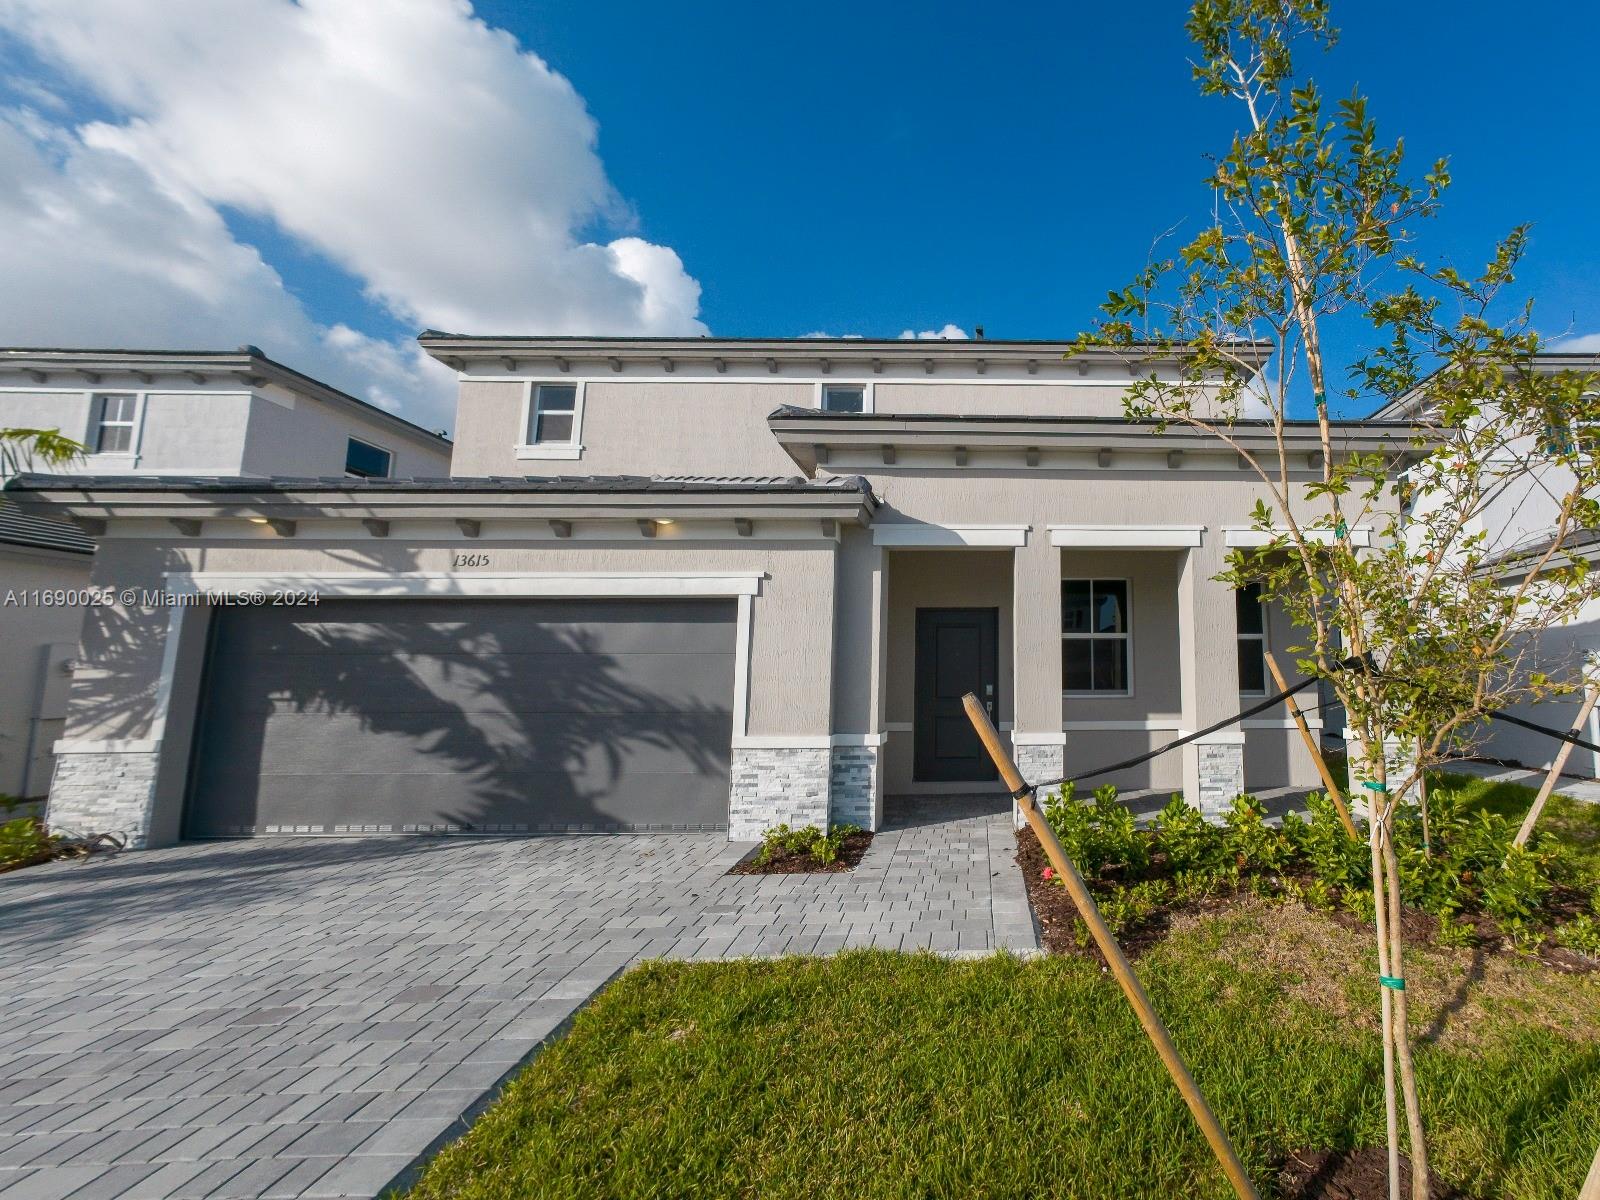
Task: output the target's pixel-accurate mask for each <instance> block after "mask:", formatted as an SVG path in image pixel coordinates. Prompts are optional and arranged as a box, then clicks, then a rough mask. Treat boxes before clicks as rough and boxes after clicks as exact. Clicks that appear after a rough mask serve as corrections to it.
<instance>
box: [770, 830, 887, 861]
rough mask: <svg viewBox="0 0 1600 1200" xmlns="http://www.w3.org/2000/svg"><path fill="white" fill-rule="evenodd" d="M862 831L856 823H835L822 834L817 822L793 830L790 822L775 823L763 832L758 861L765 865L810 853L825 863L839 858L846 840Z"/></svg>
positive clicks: (812, 856)
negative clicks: (783, 858) (784, 858)
mask: <svg viewBox="0 0 1600 1200" xmlns="http://www.w3.org/2000/svg"><path fill="white" fill-rule="evenodd" d="M860 832H861V830H860V828H859V827H857V826H855V825H835V826H833V827H832V828H830V829H829V830H828V832H827V833H823V832H822V830H820V829H818V828H817V827H816V826H815V825H802V826H801V827H800V828H799V829H790V828H789V826H788V825H775V826H773V827H772V828H771V829H769V830H767V831H766V832H765V833H763V834H762V835H761V849H760V851H758V852H757V854H756V862H757V863H758V864H759V865H761V866H766V865H767V864H768V863H770V862H772V861H773V860H774V859H776V858H781V857H784V856H787V855H799V854H803V855H810V856H811V858H813V859H814V860H816V861H817V862H818V863H820V864H821V865H823V866H831V865H832V864H833V863H836V862H838V861H839V854H840V852H841V851H843V849H844V843H845V839H846V838H848V837H849V836H850V835H851V834H853V833H860Z"/></svg>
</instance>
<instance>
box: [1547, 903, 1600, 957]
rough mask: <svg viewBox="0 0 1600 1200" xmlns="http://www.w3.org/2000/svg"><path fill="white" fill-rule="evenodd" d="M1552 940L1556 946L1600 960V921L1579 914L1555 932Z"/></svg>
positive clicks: (1584, 914)
mask: <svg viewBox="0 0 1600 1200" xmlns="http://www.w3.org/2000/svg"><path fill="white" fill-rule="evenodd" d="M1554 940H1555V943H1556V945H1558V946H1565V947H1566V948H1567V949H1568V950H1575V951H1577V952H1578V953H1579V954H1587V955H1589V956H1590V957H1591V958H1600V920H1596V919H1595V918H1594V917H1592V916H1590V915H1589V914H1588V913H1580V914H1579V915H1578V916H1576V917H1574V918H1573V919H1572V920H1570V921H1568V922H1567V923H1566V924H1565V925H1562V926H1561V927H1560V928H1558V929H1557V930H1556V932H1555V939H1554Z"/></svg>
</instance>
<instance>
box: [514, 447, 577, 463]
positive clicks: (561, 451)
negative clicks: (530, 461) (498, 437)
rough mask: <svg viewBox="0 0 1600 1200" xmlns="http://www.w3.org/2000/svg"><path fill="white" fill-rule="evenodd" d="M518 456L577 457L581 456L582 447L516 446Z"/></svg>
mask: <svg viewBox="0 0 1600 1200" xmlns="http://www.w3.org/2000/svg"><path fill="white" fill-rule="evenodd" d="M517 457H518V458H546V459H567V460H569V461H570V460H572V459H578V458H582V457H583V447H582V446H573V445H555V446H518V447H517Z"/></svg>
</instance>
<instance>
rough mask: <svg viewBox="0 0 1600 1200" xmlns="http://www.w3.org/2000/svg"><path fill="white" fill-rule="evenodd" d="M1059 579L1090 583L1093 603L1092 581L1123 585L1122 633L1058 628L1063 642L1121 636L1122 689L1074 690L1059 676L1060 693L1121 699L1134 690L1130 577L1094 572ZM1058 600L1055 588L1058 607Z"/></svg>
mask: <svg viewBox="0 0 1600 1200" xmlns="http://www.w3.org/2000/svg"><path fill="white" fill-rule="evenodd" d="M1061 582H1062V583H1088V585H1089V601H1090V603H1091V604H1093V602H1094V585H1095V584H1097V583H1120V584H1121V585H1122V587H1123V594H1124V595H1125V596H1126V597H1127V603H1128V609H1127V611H1126V612H1125V613H1123V615H1122V623H1123V624H1124V625H1125V626H1127V629H1126V631H1125V632H1123V633H1121V634H1116V633H1068V632H1067V631H1066V630H1064V629H1063V630H1062V631H1061V640H1062V641H1063V642H1065V641H1067V640H1068V639H1069V638H1070V639H1071V640H1073V641H1078V642H1089V641H1096V640H1099V641H1110V640H1111V639H1112V638H1116V637H1120V638H1122V639H1123V640H1124V641H1125V642H1126V643H1127V644H1128V686H1127V688H1126V689H1124V690H1123V691H1120V692H1113V691H1096V690H1094V689H1092V688H1091V689H1089V690H1087V691H1073V690H1071V689H1070V688H1068V687H1067V681H1066V678H1065V674H1064V673H1063V677H1062V680H1061V694H1062V695H1063V696H1071V697H1073V698H1075V699H1080V700H1081V699H1085V698H1093V697H1096V696H1098V697H1101V698H1105V697H1114V698H1117V699H1122V698H1124V697H1128V696H1132V695H1133V693H1134V688H1133V580H1131V579H1128V578H1125V577H1118V576H1115V575H1105V576H1100V575H1094V576H1085V575H1063V576H1062V577H1061ZM1060 604H1061V597H1060V593H1059V591H1058V592H1057V595H1056V605H1057V607H1058V609H1059V606H1060ZM1056 619H1057V621H1059V620H1060V616H1059V613H1058V615H1057V618H1056ZM1057 653H1058V654H1059V653H1060V651H1059V650H1057Z"/></svg>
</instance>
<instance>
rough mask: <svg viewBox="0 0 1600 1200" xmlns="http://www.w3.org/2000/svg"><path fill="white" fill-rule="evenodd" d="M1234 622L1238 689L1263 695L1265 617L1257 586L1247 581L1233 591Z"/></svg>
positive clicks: (1264, 682) (1265, 684)
mask: <svg viewBox="0 0 1600 1200" xmlns="http://www.w3.org/2000/svg"><path fill="white" fill-rule="evenodd" d="M1233 610H1234V625H1235V627H1236V629H1237V632H1238V637H1239V691H1240V693H1241V694H1242V695H1246V696H1265V695H1266V694H1267V660H1266V652H1267V618H1266V610H1265V608H1264V607H1263V606H1262V603H1261V585H1260V584H1259V583H1247V584H1245V585H1244V586H1243V587H1242V588H1240V589H1239V590H1238V591H1236V592H1234V594H1233Z"/></svg>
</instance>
